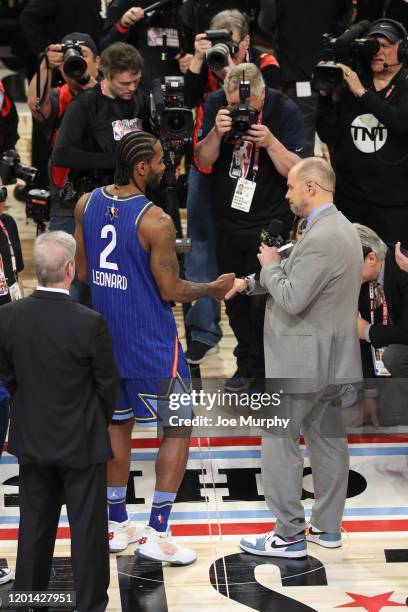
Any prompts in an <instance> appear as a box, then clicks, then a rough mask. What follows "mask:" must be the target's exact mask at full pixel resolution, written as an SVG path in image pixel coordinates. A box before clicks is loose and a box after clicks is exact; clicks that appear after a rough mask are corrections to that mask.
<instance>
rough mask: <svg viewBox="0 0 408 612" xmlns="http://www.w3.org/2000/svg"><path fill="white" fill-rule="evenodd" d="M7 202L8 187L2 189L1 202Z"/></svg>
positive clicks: (0, 192)
mask: <svg viewBox="0 0 408 612" xmlns="http://www.w3.org/2000/svg"><path fill="white" fill-rule="evenodd" d="M6 200H7V187H0V202H5V201H6Z"/></svg>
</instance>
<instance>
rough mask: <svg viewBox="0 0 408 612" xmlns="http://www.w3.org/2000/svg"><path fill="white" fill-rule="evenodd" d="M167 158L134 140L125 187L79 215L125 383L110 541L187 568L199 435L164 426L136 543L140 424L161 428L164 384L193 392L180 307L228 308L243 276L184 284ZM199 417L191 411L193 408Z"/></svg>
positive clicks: (104, 193) (122, 159) (112, 468)
mask: <svg viewBox="0 0 408 612" xmlns="http://www.w3.org/2000/svg"><path fill="white" fill-rule="evenodd" d="M164 170H165V165H164V163H163V149H162V146H161V144H160V141H158V140H157V138H156V137H154V136H152V135H150V134H147V133H145V132H134V133H131V134H127V135H126V136H125V137H124V138H123V139H122V140H121V142H120V145H119V147H118V151H117V159H116V171H115V184H114V185H109V186H107V187H102V188H100V189H95V190H94V191H93V192H92V193H90V194H85V195H84V196H82V198H81V199H80V200H79V201H78V204H77V206H76V211H75V219H76V231H75V237H76V240H77V247H78V248H77V266H78V275H79V278H80V279H81V280H82V281H83V282H88V283H89V286H90V289H91V296H92V306H93V308H95V309H96V310H97V311H99V312H101V313H103V314H104V316H105V317H106V319H107V321H108V325H109V329H110V332H111V335H112V337H113V344H114V350H115V356H116V361H117V364H118V367H119V371H120V374H121V378H122V388H121V396H120V399H119V404H118V406H117V409H116V411H115V413H114V416H113V421H112V424H111V426H110V436H111V443H112V450H113V455H114V458H113V459H112V461H111V462H110V463H109V465H108V507H109V540H110V549H111V551H112V552H118V551H121V550H124V549H125V548H126V546H127V545H128V544H129V543H130V542H134V541H136V540H139V547H138V550H137V554H138V555H139V556H142V557H146V558H149V559H155V560H158V561H168V562H170V563H172V564H174V565H187V564H189V563H192V562H193V561H195V559H196V554H195V552H194V551H192V550H189V549H186V548H182V547H181V546H180V545H179V544H177V543H176V542H174V541H172V540H170V536H171V534H170V532H169V530H168V518H169V514H170V511H171V507H172V504H173V502H174V500H175V497H176V494H177V490H178V487H179V485H180V482H181V480H182V477H183V475H184V472H185V467H186V463H187V458H188V449H189V437H190V431H189V429H187V428H185V430H184V431H183V430H182V428H180V430H181V431H179V434H180V435H179V436H177V437H175V436H174V431H173V434H172V435H169V434H170V430H174V428H168V427H167V428H166V427H164V437H163V440H162V443H161V446H160V449H159V452H158V455H157V459H156V466H155V467H156V490H155V492H154V496H153V504H152V510H151V516H150V521H149V525H148V526H147V527H146V528H145V530H144V532H143V533H142V536H141V537H140V538H136V536H135V530H134V529H133V528H132V527H131V524H130V521H129V519H128V515H127V511H126V505H125V501H126V486H127V482H128V477H129V469H130V450H131V433H132V427H133V422H134V420H136V421H138V422H142V423H149V422H151V423H154V422H155V421H156V417H157V398H158V395H160V397H162V395H163V394H162V393H160V394H159V393H158V388H157V381H158V380H159V379H168V380H169V381H170V382H169V385H168V389H167V395H168V394H170V393H174V392H177V391H178V392H183V391H184V392H185V391H187V390H188V389H189V376H190V375H189V369H188V365H187V362H186V360H185V358H184V354H183V351H182V349H181V346H180V343H179V340H178V337H177V328H176V322H175V320H174V316H173V312H172V308H171V302H192V301H193V300H196V299H198V298H200V297H202V296H205V295H209V296H212V297H216V298H218V299H223V298H224V296H225V294H226V293H227V291H228V290H229V289H230V288H231V287H232V284H233V279H234V275H233V274H224V275H222V276H220V277H219V278H218V279H217V280H215V281H213V282H211V283H202V284H200V283H190V282H186V281H184V280H181V279H180V277H179V266H178V261H177V256H176V251H175V238H176V232H175V228H174V225H173V222H172V220H171V218H170V217H169V216H168V215H166V214H165V213H164V212H163V211H162V209H161V208H159V207H157V206H155V205H154V204H153V203H152V202H151V201H149V200H148V198H147V197H146V196H145V191H146V190H147V189H148V188H149V187H154V186H155V185H157V184H158V183H159V182H160V179H161V177H162V175H163V173H164ZM188 410H189V413H188V414H189V415H191V407H189V408H188Z"/></svg>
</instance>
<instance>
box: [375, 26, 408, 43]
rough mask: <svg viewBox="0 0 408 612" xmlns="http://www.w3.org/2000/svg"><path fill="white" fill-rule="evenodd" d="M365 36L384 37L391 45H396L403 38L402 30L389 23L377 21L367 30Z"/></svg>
mask: <svg viewBox="0 0 408 612" xmlns="http://www.w3.org/2000/svg"><path fill="white" fill-rule="evenodd" d="M401 28H402V26H401ZM367 36H384V38H388V40H389V41H390V42H392V43H396V42H398V41H399V40H402V38H404V37H403V35H402V29H400V28H399V27H398V26H397V25H396V24H394V23H391V22H390V21H377V22H376V23H374V24H373V25H372V26H371V28H369V30H368V32H367Z"/></svg>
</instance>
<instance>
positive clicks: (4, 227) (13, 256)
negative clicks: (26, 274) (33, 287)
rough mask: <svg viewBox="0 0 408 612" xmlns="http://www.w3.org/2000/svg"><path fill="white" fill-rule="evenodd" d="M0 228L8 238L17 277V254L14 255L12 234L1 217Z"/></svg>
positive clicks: (12, 263) (12, 264)
mask: <svg viewBox="0 0 408 612" xmlns="http://www.w3.org/2000/svg"><path fill="white" fill-rule="evenodd" d="M0 229H1V231H2V232H3V234H4V235H5V237H6V238H7V242H8V245H9V249H10V255H11V266H12V268H13V272H14V276H15V277H16V278H17V264H16V256H15V255H14V249H13V245H12V244H11V242H10V236H9V233H8V231H7V228H6V226H5V225H4V223H3V221H2V220H1V219H0Z"/></svg>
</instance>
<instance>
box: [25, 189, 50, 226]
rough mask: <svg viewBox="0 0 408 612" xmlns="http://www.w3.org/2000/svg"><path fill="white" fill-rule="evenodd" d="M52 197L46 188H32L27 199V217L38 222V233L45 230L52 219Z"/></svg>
mask: <svg viewBox="0 0 408 612" xmlns="http://www.w3.org/2000/svg"><path fill="white" fill-rule="evenodd" d="M50 210H51V198H50V192H49V191H47V190H46V189H30V191H29V192H28V193H27V199H26V217H27V219H32V220H33V221H34V223H36V224H37V234H38V233H40V232H43V231H44V230H45V223H46V222H47V221H49V220H50Z"/></svg>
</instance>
